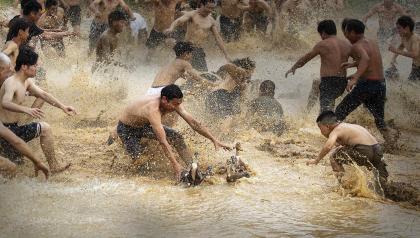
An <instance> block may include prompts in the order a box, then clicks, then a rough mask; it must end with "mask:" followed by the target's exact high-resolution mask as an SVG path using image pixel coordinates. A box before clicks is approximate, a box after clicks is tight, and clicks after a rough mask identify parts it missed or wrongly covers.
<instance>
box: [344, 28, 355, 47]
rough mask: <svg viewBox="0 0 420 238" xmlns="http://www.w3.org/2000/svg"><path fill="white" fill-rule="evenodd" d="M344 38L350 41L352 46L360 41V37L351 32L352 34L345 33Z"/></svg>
mask: <svg viewBox="0 0 420 238" xmlns="http://www.w3.org/2000/svg"><path fill="white" fill-rule="evenodd" d="M344 36H345V37H346V38H347V40H349V41H350V43H352V44H354V43H356V42H357V39H358V35H357V34H356V32H354V31H351V32H349V31H347V30H346V31H345V33H344Z"/></svg>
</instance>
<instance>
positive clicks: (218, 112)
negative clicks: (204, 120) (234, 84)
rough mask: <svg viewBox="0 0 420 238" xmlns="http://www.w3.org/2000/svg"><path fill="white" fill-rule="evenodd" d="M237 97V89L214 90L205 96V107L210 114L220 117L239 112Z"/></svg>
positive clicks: (238, 94) (238, 95)
mask: <svg viewBox="0 0 420 238" xmlns="http://www.w3.org/2000/svg"><path fill="white" fill-rule="evenodd" d="M239 97H240V92H239V89H236V90H234V91H233V92H228V91H227V90H225V89H219V90H216V91H214V92H211V93H210V94H209V95H208V96H207V98H206V109H207V111H208V112H209V113H210V114H212V115H214V116H217V117H221V118H223V117H226V116H232V115H236V114H239V113H240V108H239Z"/></svg>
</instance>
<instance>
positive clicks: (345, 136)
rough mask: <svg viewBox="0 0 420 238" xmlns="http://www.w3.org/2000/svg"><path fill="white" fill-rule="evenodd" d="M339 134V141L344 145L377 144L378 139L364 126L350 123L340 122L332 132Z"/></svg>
mask: <svg viewBox="0 0 420 238" xmlns="http://www.w3.org/2000/svg"><path fill="white" fill-rule="evenodd" d="M331 135H336V136H337V143H339V144H340V145H343V146H352V145H375V144H378V141H377V140H376V139H375V137H374V136H372V134H370V133H369V131H368V130H366V129H365V128H364V127H361V126H359V125H355V124H349V123H344V122H343V123H340V124H339V125H338V126H336V127H335V128H334V130H333V131H332V132H331V134H330V136H331Z"/></svg>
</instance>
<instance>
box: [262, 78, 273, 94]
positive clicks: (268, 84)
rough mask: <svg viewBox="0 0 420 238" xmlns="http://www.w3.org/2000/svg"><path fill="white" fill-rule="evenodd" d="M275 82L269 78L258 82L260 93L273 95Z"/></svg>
mask: <svg viewBox="0 0 420 238" xmlns="http://www.w3.org/2000/svg"><path fill="white" fill-rule="evenodd" d="M275 89H276V84H275V83H274V82H273V81H271V80H265V81H263V82H262V83H261V84H260V93H262V94H264V95H270V96H274V90H275Z"/></svg>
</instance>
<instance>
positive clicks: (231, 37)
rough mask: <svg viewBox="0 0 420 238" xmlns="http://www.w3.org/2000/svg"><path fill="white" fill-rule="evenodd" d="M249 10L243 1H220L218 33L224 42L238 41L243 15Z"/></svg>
mask: <svg viewBox="0 0 420 238" xmlns="http://www.w3.org/2000/svg"><path fill="white" fill-rule="evenodd" d="M248 9H249V5H248V3H247V2H246V1H245V0H220V11H221V12H220V32H221V33H222V37H223V40H224V41H226V42H231V41H238V40H239V38H240V36H241V31H242V20H243V14H244V12H245V11H246V10H248Z"/></svg>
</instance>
